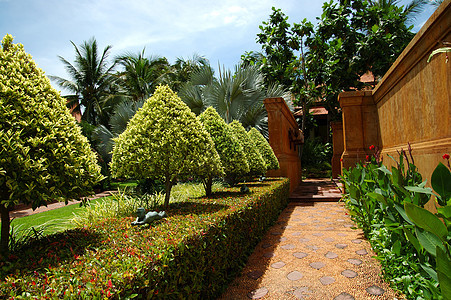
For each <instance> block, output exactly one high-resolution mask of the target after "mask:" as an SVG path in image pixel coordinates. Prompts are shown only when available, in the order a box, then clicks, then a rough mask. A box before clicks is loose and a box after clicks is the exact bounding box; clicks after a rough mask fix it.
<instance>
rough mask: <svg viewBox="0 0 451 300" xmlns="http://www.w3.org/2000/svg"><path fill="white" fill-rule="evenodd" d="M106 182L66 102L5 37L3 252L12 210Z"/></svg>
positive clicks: (0, 85)
mask: <svg viewBox="0 0 451 300" xmlns="http://www.w3.org/2000/svg"><path fill="white" fill-rule="evenodd" d="M101 179H102V176H101V174H100V167H99V166H98V164H97V159H96V157H95V154H94V153H93V152H92V151H91V149H90V145H89V143H88V140H87V138H86V137H84V136H83V135H82V133H81V129H80V127H79V126H77V123H76V121H75V119H74V118H73V117H72V115H71V114H70V112H69V110H68V109H67V108H66V101H65V100H64V99H63V98H62V97H61V96H60V94H59V92H57V91H56V90H55V89H53V88H52V86H51V84H50V81H49V80H48V79H47V78H46V77H45V75H44V72H43V71H42V70H41V69H39V68H38V67H37V66H36V64H35V63H34V61H33V59H32V58H31V56H30V55H29V54H27V53H26V52H25V50H24V47H23V45H21V44H14V43H13V37H12V36H11V35H9V34H8V35H6V36H5V37H4V38H3V40H2V47H1V48H0V201H1V202H0V211H1V223H2V232H1V252H2V253H3V254H6V253H7V252H8V240H9V231H10V220H9V211H10V210H11V209H12V208H13V207H14V205H15V204H18V203H19V202H23V203H26V204H31V206H32V208H33V209H36V208H37V207H39V206H43V205H47V204H48V203H49V202H51V201H54V200H65V201H66V203H67V201H68V200H69V199H71V198H79V197H81V196H85V195H87V194H89V193H90V192H92V188H93V186H94V184H96V183H97V182H99V181H100V180H101Z"/></svg>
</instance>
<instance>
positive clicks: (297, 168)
mask: <svg viewBox="0 0 451 300" xmlns="http://www.w3.org/2000/svg"><path fill="white" fill-rule="evenodd" d="M264 104H265V108H266V111H267V112H268V132H269V144H270V145H271V147H272V149H273V150H274V154H275V155H276V157H277V159H278V160H279V165H280V169H279V170H270V171H268V173H267V176H270V177H288V178H290V192H291V191H293V190H294V189H295V188H296V187H297V186H298V185H299V183H300V182H301V176H302V169H301V160H300V158H299V154H298V149H297V148H298V145H299V144H301V143H304V135H303V134H302V132H301V131H300V130H299V127H298V124H297V122H296V120H295V119H294V116H293V114H292V112H291V111H290V109H289V108H288V106H287V104H286V103H285V101H284V100H283V99H282V98H268V99H265V101H264Z"/></svg>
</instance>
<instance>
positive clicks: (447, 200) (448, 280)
mask: <svg viewBox="0 0 451 300" xmlns="http://www.w3.org/2000/svg"><path fill="white" fill-rule="evenodd" d="M370 150H373V151H375V152H374V155H373V156H369V157H368V158H367V162H366V163H364V164H363V165H362V164H357V165H356V167H354V168H350V169H349V170H343V178H342V181H343V183H344V185H345V189H346V192H347V194H346V195H345V202H346V205H347V207H348V208H349V209H350V212H351V216H352V218H353V220H354V221H355V222H356V223H357V224H358V225H359V226H360V227H361V228H362V229H363V231H364V233H365V236H366V237H367V238H368V239H369V240H370V242H371V244H372V246H373V249H374V250H375V251H376V253H377V258H378V259H379V260H380V261H381V264H382V267H383V271H384V276H385V277H386V279H387V280H389V281H390V282H391V283H392V284H393V287H394V288H395V289H398V290H400V291H402V292H403V293H404V294H405V295H406V296H407V297H408V299H451V298H450V297H451V275H450V274H451V172H450V168H449V156H448V155H443V159H445V160H447V163H448V168H447V167H446V166H445V165H444V164H442V163H441V162H440V163H439V164H438V165H437V167H436V169H435V171H434V172H433V174H432V176H431V186H432V188H433V190H432V189H431V188H428V187H426V182H425V181H423V179H422V176H421V174H420V173H419V172H418V170H417V168H416V166H415V164H414V158H413V156H412V155H411V148H410V146H409V153H407V152H406V151H403V150H402V151H401V152H400V158H399V160H398V161H396V163H397V167H392V168H391V170H389V169H388V168H386V167H385V166H384V165H383V164H382V162H381V157H380V152H379V151H378V149H377V148H375V147H374V146H371V147H370ZM408 154H410V155H408ZM431 195H434V196H435V200H436V202H437V204H438V205H436V208H437V213H432V212H429V211H428V210H426V209H424V205H425V204H426V203H427V202H428V201H429V200H430V199H431Z"/></svg>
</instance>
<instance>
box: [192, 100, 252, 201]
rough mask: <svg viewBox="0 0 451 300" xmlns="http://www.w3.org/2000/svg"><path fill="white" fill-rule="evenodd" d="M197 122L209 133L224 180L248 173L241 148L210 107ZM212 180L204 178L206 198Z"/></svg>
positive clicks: (230, 131)
mask: <svg viewBox="0 0 451 300" xmlns="http://www.w3.org/2000/svg"><path fill="white" fill-rule="evenodd" d="M199 120H200V121H201V122H202V124H203V125H204V127H205V129H206V130H207V131H208V133H210V136H211V138H212V140H213V142H214V144H215V148H216V151H217V152H218V154H219V157H220V158H221V163H222V166H223V167H224V172H225V176H226V178H236V177H237V176H243V175H245V174H246V173H249V165H248V163H247V160H246V156H245V154H244V151H243V147H242V146H241V144H240V143H239V142H238V140H237V139H236V137H235V135H234V134H233V133H232V130H231V128H230V127H229V126H228V125H227V124H226V122H225V121H224V119H222V118H221V116H220V115H219V114H218V113H217V112H216V110H215V109H214V108H213V107H211V106H210V107H208V108H207V109H206V110H205V111H204V112H203V113H202V114H201V115H200V116H199ZM212 179H213V178H212V177H209V178H206V182H205V183H204V185H205V191H206V193H207V196H209V195H210V194H211V186H212Z"/></svg>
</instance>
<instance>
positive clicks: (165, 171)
mask: <svg viewBox="0 0 451 300" xmlns="http://www.w3.org/2000/svg"><path fill="white" fill-rule="evenodd" d="M111 171H112V174H113V177H128V178H136V179H147V178H149V179H162V180H163V181H164V183H165V191H166V196H165V201H164V207H165V209H167V208H168V206H169V199H170V193H171V189H172V186H173V185H174V184H175V183H176V180H177V176H179V175H189V174H193V175H198V176H199V177H201V178H207V177H208V176H221V175H223V169H222V166H221V162H220V158H219V155H218V153H217V152H216V150H215V148H214V144H213V141H212V140H211V137H210V135H209V134H208V132H207V131H206V130H205V128H204V127H203V126H202V124H201V123H200V121H199V120H198V119H197V118H196V116H195V115H194V113H192V112H191V111H190V109H189V107H187V106H186V105H185V104H184V103H183V102H182V101H181V100H180V98H179V97H178V96H177V94H176V93H174V92H173V91H172V90H171V89H170V88H169V87H168V86H160V87H158V88H157V89H156V90H155V92H154V94H153V96H152V97H150V98H149V99H148V100H147V101H146V102H145V103H144V105H143V107H142V109H140V110H139V111H138V112H137V113H136V114H135V115H134V116H133V118H132V119H131V120H130V122H129V123H128V125H127V129H126V130H125V131H124V132H123V133H122V134H121V135H119V137H118V138H117V139H115V145H114V148H113V157H112V161H111Z"/></svg>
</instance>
